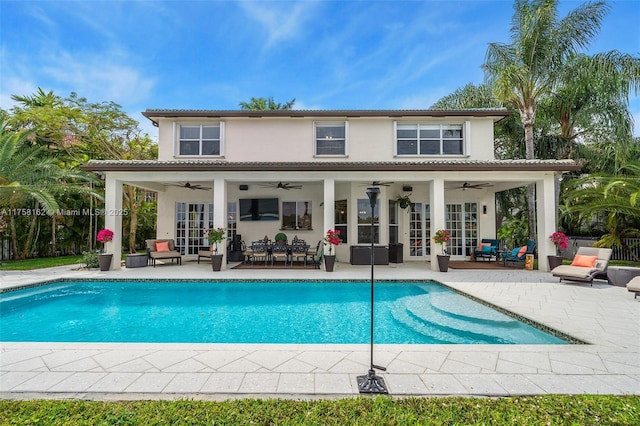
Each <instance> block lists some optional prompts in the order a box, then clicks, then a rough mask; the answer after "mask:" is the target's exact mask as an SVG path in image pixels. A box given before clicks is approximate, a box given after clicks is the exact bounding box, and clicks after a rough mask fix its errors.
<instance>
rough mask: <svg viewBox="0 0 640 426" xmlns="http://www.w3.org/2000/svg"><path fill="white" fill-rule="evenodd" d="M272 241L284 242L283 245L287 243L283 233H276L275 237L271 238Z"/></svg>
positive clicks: (285, 235)
mask: <svg viewBox="0 0 640 426" xmlns="http://www.w3.org/2000/svg"><path fill="white" fill-rule="evenodd" d="M273 240H274V241H275V242H278V241H282V242H285V243H286V242H287V234H285V233H284V232H278V233H277V234H276V236H275V237H273Z"/></svg>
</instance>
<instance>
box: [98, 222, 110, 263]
mask: <svg viewBox="0 0 640 426" xmlns="http://www.w3.org/2000/svg"><path fill="white" fill-rule="evenodd" d="M96 240H98V241H99V242H101V243H102V252H101V253H100V254H99V255H98V265H99V266H100V270H101V271H108V270H109V269H111V261H112V260H113V254H112V253H108V248H107V243H110V242H111V241H112V240H113V231H112V230H111V229H107V228H104V229H101V230H100V231H99V232H98V235H97V236H96Z"/></svg>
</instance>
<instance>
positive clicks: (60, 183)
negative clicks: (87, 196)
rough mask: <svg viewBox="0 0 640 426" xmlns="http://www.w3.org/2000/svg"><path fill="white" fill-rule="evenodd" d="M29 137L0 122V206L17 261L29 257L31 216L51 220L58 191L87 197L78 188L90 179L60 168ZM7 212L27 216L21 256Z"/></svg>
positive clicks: (33, 223)
mask: <svg viewBox="0 0 640 426" xmlns="http://www.w3.org/2000/svg"><path fill="white" fill-rule="evenodd" d="M31 134H32V133H31V132H24V131H18V132H16V131H13V130H11V129H10V128H9V126H8V125H7V123H6V122H5V121H4V120H3V121H0V205H2V206H3V207H6V208H8V211H9V214H8V216H9V223H10V231H11V237H12V240H13V241H12V243H13V247H14V250H15V253H18V257H21V258H24V257H26V256H27V255H28V254H29V253H30V248H31V244H32V242H33V237H34V232H35V229H36V223H37V219H38V218H39V217H40V215H39V214H34V213H32V212H40V211H41V210H44V212H45V213H46V215H47V216H53V215H54V214H55V213H56V212H57V211H58V210H59V207H60V206H59V203H58V201H57V199H56V194H57V193H58V192H59V191H60V190H63V189H64V190H65V191H76V192H79V193H87V192H88V190H87V189H86V188H85V187H84V186H83V185H82V184H83V183H85V182H89V181H92V180H93V179H94V178H93V175H90V174H88V173H85V172H82V171H78V170H73V169H68V168H64V167H61V166H60V163H59V161H58V160H57V159H56V158H55V156H52V155H51V151H48V150H47V149H46V148H45V147H42V146H37V145H31V144H30V143H29V138H30V135H31ZM94 195H95V194H94ZM16 209H17V210H16ZM11 211H20V212H23V211H24V212H25V214H24V215H25V216H31V219H30V226H29V232H28V237H27V238H26V240H25V241H24V248H23V250H22V252H21V254H20V251H19V250H18V238H17V234H16V229H15V217H16V215H17V214H16V215H14V214H11ZM29 213H31V214H29ZM20 215H22V213H20ZM5 216H6V213H5Z"/></svg>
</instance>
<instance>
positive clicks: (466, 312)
mask: <svg viewBox="0 0 640 426" xmlns="http://www.w3.org/2000/svg"><path fill="white" fill-rule="evenodd" d="M375 295H376V299H375V343H460V344H504V343H517V344H562V343H566V342H565V341H563V340H561V339H559V338H558V337H555V336H553V335H550V334H547V333H545V332H543V331H541V330H539V329H537V328H535V327H532V326H530V325H527V324H525V323H523V322H520V321H517V320H516V319H514V318H512V317H511V316H508V315H505V314H503V313H500V312H498V311H496V310H494V309H491V308H489V307H487V306H485V305H482V304H479V303H476V302H474V301H472V300H471V299H468V298H466V297H464V296H462V295H459V294H457V293H455V292H453V291H451V290H449V289H447V288H446V287H443V286H441V285H438V284H434V283H428V282H427V283H413V282H411V283H395V282H382V283H378V282H376V285H375ZM369 307H370V285H369V283H368V282H324V281H323V282H297V283H296V282H233V283H228V282H148V281H135V282H123V281H105V282H102V281H100V282H94V281H89V282H63V283H56V284H50V285H43V286H38V287H32V288H29V289H24V290H18V291H12V292H7V293H4V294H1V295H0V341H37V342H43V341H48V342H160V343H168V342H175V343H178V342H183V343H187V342H190V343H339V344H348V343H369V320H370V310H369Z"/></svg>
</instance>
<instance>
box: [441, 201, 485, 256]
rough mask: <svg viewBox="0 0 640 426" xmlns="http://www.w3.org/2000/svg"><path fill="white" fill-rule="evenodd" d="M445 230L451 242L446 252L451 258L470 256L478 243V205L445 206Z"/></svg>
mask: <svg viewBox="0 0 640 426" xmlns="http://www.w3.org/2000/svg"><path fill="white" fill-rule="evenodd" d="M446 215H447V229H448V230H449V231H450V232H451V240H450V241H449V243H448V244H447V250H448V252H449V254H450V255H452V256H470V255H471V252H472V251H473V249H474V248H475V247H476V245H477V243H478V204H477V203H459V204H447V205H446Z"/></svg>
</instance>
